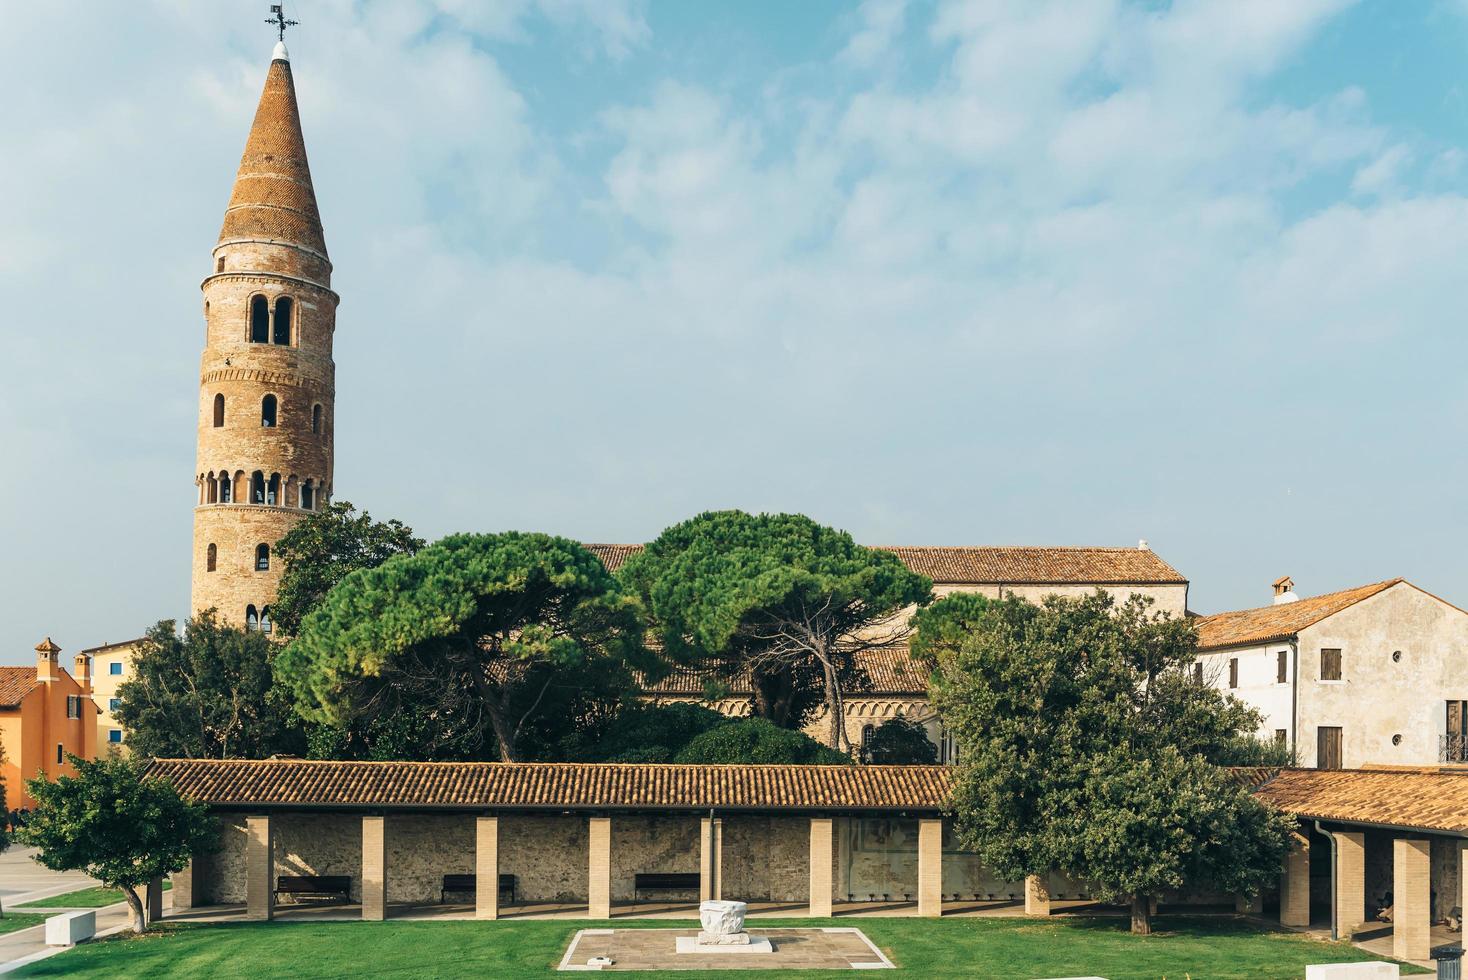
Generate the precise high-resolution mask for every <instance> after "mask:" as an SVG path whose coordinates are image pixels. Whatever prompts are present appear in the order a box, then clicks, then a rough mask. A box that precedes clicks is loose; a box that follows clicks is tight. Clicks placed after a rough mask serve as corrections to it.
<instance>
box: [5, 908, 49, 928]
mask: <svg viewBox="0 0 1468 980" xmlns="http://www.w3.org/2000/svg"><path fill="white" fill-rule="evenodd" d="M45 921H46V917H45V916H44V915H26V914H25V913H24V912H12V911H10V909H8V908H7V909H6V910H5V915H4V917H3V918H0V934H4V933H7V932H15V931H16V930H17V929H29V928H30V927H31V926H38V925H40V924H41V923H42V922H45Z"/></svg>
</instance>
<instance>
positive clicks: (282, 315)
mask: <svg viewBox="0 0 1468 980" xmlns="http://www.w3.org/2000/svg"><path fill="white" fill-rule="evenodd" d="M293 306H295V304H294V303H292V302H291V298H290V297H289V296H282V297H281V298H280V299H278V300H276V301H275V335H274V336H273V337H272V338H271V339H272V341H274V342H275V343H277V344H280V345H281V346H283V347H289V346H290V345H291V308H292V307H293Z"/></svg>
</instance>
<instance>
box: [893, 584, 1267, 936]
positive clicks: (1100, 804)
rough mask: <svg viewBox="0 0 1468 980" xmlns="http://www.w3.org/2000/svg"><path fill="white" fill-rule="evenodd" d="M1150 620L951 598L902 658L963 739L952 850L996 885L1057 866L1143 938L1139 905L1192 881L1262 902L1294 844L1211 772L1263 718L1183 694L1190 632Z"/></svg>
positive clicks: (1117, 611)
mask: <svg viewBox="0 0 1468 980" xmlns="http://www.w3.org/2000/svg"><path fill="white" fill-rule="evenodd" d="M1149 605H1150V603H1149V602H1148V601H1147V600H1143V599H1138V598H1136V597H1134V598H1133V599H1131V600H1129V601H1128V602H1126V603H1124V604H1122V605H1120V606H1118V605H1117V604H1116V602H1115V601H1114V600H1113V599H1112V598H1111V597H1110V596H1108V595H1107V594H1106V593H1104V592H1101V591H1100V590H1098V591H1097V592H1096V593H1095V594H1093V595H1090V596H1086V597H1083V598H1058V597H1051V598H1049V599H1047V600H1046V601H1045V602H1044V603H1043V604H1042V605H1040V606H1035V605H1032V604H1030V603H1027V602H1024V601H1022V600H1020V599H1015V598H1010V599H1005V600H1002V601H994V600H986V599H983V598H981V597H977V596H953V597H950V598H948V599H944V600H942V601H940V602H937V603H935V604H933V605H932V606H931V607H929V608H928V609H925V610H923V611H921V612H920V613H919V614H918V616H917V629H918V632H917V637H916V638H915V640H914V643H913V652H914V655H915V656H917V657H918V658H919V659H920V660H922V661H923V662H925V663H926V664H927V665H928V666H930V667H931V668H933V669H934V674H933V681H932V698H933V702H934V705H935V706H936V707H937V709H938V711H939V713H940V715H941V716H942V718H943V720H944V723H945V725H946V726H947V728H948V729H949V731H951V732H953V733H954V734H955V736H956V737H957V740H958V746H959V762H958V767H957V772H956V777H955V785H954V794H953V806H954V812H955V817H956V825H957V829H958V832H959V835H960V838H961V839H962V840H963V842H964V843H965V844H966V845H967V846H968V847H970V848H972V849H973V850H975V851H977V852H978V854H979V857H980V859H981V860H982V861H983V862H984V863H985V864H987V865H989V866H990V867H992V868H994V869H995V870H996V871H997V872H998V873H999V874H1001V875H1004V876H1005V877H1009V878H1015V879H1017V878H1020V877H1024V876H1026V875H1031V874H1045V873H1047V872H1049V871H1050V870H1051V869H1056V870H1059V871H1062V872H1064V873H1066V874H1068V875H1070V876H1072V877H1073V878H1076V879H1077V880H1083V881H1086V882H1089V883H1091V885H1092V887H1093V888H1094V889H1095V891H1096V892H1097V894H1098V896H1099V897H1100V898H1102V899H1103V900H1117V899H1122V898H1127V899H1130V901H1131V904H1132V916H1133V920H1132V921H1133V929H1134V930H1135V931H1138V932H1147V931H1150V918H1149V911H1148V909H1149V901H1148V899H1149V898H1151V897H1155V896H1156V895H1157V894H1158V893H1159V892H1161V891H1163V890H1164V889H1169V888H1175V887H1178V886H1180V885H1182V884H1183V883H1184V882H1185V881H1197V880H1205V881H1212V882H1214V883H1216V884H1218V885H1219V886H1220V887H1223V888H1226V889H1228V890H1231V891H1235V892H1241V893H1245V894H1253V893H1255V892H1257V891H1258V890H1259V888H1260V887H1261V886H1262V885H1263V884H1264V883H1265V882H1267V881H1269V880H1270V879H1272V878H1273V877H1274V876H1276V875H1277V874H1278V872H1279V862H1280V859H1281V858H1282V856H1283V854H1284V852H1285V848H1286V846H1287V839H1288V838H1287V834H1288V830H1289V822H1288V819H1287V818H1286V817H1284V816H1283V815H1281V814H1278V813H1276V812H1274V811H1272V810H1270V809H1268V808H1267V807H1265V805H1264V804H1262V803H1260V802H1259V801H1258V800H1256V799H1254V797H1253V796H1252V795H1251V794H1250V793H1249V792H1248V790H1247V789H1246V787H1244V786H1243V785H1241V784H1240V782H1239V781H1238V780H1237V779H1236V778H1235V777H1234V776H1233V775H1232V774H1231V773H1229V772H1228V771H1226V770H1224V769H1222V768H1220V766H1219V765H1218V763H1219V762H1220V761H1227V759H1226V758H1225V756H1226V755H1227V753H1228V752H1229V751H1231V750H1233V749H1234V748H1236V746H1237V744H1238V740H1239V739H1240V738H1244V737H1248V736H1249V735H1250V734H1251V733H1252V732H1253V731H1254V730H1255V729H1256V728H1257V726H1258V724H1259V717H1258V715H1257V714H1256V713H1255V712H1253V711H1252V710H1251V709H1249V708H1247V707H1246V706H1244V705H1242V704H1241V703H1239V702H1238V701H1236V700H1234V699H1232V698H1230V697H1228V696H1226V695H1224V694H1222V693H1221V692H1219V691H1217V690H1215V689H1213V688H1211V687H1207V686H1204V685H1200V684H1196V683H1194V682H1193V681H1192V679H1191V676H1190V671H1189V670H1188V668H1189V667H1190V666H1191V665H1192V663H1193V662H1194V660H1195V659H1196V645H1197V638H1196V635H1195V633H1194V632H1193V628H1192V625H1191V624H1190V623H1188V622H1187V621H1186V620H1174V619H1171V618H1169V617H1167V616H1165V615H1163V614H1157V613H1153V612H1152V611H1151V610H1150V608H1149Z"/></svg>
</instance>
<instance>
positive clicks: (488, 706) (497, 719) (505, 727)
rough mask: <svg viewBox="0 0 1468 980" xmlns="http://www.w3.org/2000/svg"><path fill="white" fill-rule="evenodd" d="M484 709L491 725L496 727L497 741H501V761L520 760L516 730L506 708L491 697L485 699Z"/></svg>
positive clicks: (495, 736)
mask: <svg viewBox="0 0 1468 980" xmlns="http://www.w3.org/2000/svg"><path fill="white" fill-rule="evenodd" d="M484 710H485V713H486V714H488V715H489V724H490V727H491V728H493V729H494V738H495V741H496V742H498V743H499V749H500V761H501V762H519V761H520V756H519V753H518V752H517V751H516V750H515V730H514V729H513V728H511V727H510V721H509V719H508V718H506V717H505V712H504V710H503V709H502V708H501V707H500V705H499V704H498V703H496V702H495V701H494V700H493V699H491V698H486V699H485V703H484Z"/></svg>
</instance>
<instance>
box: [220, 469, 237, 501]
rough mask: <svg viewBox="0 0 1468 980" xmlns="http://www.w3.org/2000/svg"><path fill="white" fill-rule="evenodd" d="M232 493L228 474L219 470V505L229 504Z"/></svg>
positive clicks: (232, 488) (232, 485)
mask: <svg viewBox="0 0 1468 980" xmlns="http://www.w3.org/2000/svg"><path fill="white" fill-rule="evenodd" d="M233 491H234V484H233V482H232V481H231V480H230V478H229V472H228V471H227V470H221V471H220V472H219V502H220V503H221V504H227V503H229V500H230V497H231V496H232V495H233Z"/></svg>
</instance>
